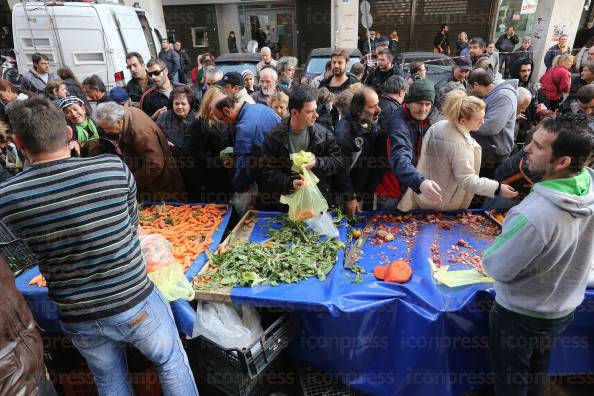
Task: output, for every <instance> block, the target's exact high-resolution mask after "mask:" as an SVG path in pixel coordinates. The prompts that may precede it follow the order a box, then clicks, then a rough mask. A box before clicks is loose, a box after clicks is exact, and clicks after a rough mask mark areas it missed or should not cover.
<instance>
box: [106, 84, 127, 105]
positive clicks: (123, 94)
mask: <svg viewBox="0 0 594 396" xmlns="http://www.w3.org/2000/svg"><path fill="white" fill-rule="evenodd" d="M108 99H109V100H110V101H112V102H116V103H119V104H122V103H123V102H127V101H128V100H129V99H130V96H128V92H127V91H126V90H125V89H124V88H122V87H114V88H112V89H111V91H109V96H108Z"/></svg>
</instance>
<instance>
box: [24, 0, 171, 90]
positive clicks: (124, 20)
mask: <svg viewBox="0 0 594 396" xmlns="http://www.w3.org/2000/svg"><path fill="white" fill-rule="evenodd" d="M12 29H13V37H14V46H15V48H14V52H15V54H16V60H17V64H18V68H19V71H20V72H21V73H22V74H24V73H26V72H27V70H29V69H31V68H32V64H33V62H32V60H31V57H32V55H33V54H34V53H36V52H39V53H41V54H44V55H47V57H48V58H49V60H50V65H51V66H52V71H54V72H55V71H56V70H57V69H58V68H59V67H60V66H62V65H65V66H68V67H70V68H71V69H72V71H73V72H74V74H75V75H76V77H77V78H78V79H79V80H80V81H82V80H83V79H84V78H86V77H88V76H90V75H92V74H96V75H98V76H99V77H101V79H102V80H103V82H104V83H105V85H106V87H107V89H108V90H109V89H110V88H112V87H113V86H115V85H116V83H119V84H120V85H121V84H122V82H123V81H122V80H124V81H127V80H128V79H130V78H131V75H130V72H129V71H128V69H126V53H128V52H133V51H135V52H139V53H140V54H141V55H142V57H143V58H144V60H145V62H147V61H148V60H149V59H150V58H151V57H155V56H157V54H158V52H159V50H160V45H161V32H159V30H158V29H156V28H155V24H154V22H153V21H152V19H151V17H150V15H148V14H147V13H146V12H145V11H144V10H142V9H140V8H136V7H128V6H123V5H118V4H113V3H109V4H108V3H103V4H101V3H99V2H97V1H94V2H80V3H79V2H60V1H52V2H50V1H45V2H40V1H35V2H30V1H27V2H21V3H19V4H16V5H15V6H14V8H13V10H12ZM157 46H158V47H157Z"/></svg>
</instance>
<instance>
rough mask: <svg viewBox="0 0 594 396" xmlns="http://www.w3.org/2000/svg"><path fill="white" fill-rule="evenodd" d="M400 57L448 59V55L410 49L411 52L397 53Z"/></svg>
mask: <svg viewBox="0 0 594 396" xmlns="http://www.w3.org/2000/svg"><path fill="white" fill-rule="evenodd" d="M398 56H399V57H400V58H404V59H406V58H415V59H419V58H425V59H448V58H449V56H447V55H444V54H440V53H437V52H429V51H411V52H403V53H401V54H398Z"/></svg>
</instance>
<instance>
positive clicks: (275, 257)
mask: <svg viewBox="0 0 594 396" xmlns="http://www.w3.org/2000/svg"><path fill="white" fill-rule="evenodd" d="M284 219H285V221H286V223H285V225H283V226H282V227H281V228H280V229H278V230H271V231H269V236H270V239H268V240H267V241H265V242H264V243H253V242H246V241H236V242H234V243H232V244H231V246H230V247H231V249H230V250H228V251H226V252H224V253H219V254H217V255H212V254H210V253H208V254H209V259H210V267H211V271H209V272H207V273H206V274H202V275H201V276H202V279H206V277H207V276H208V280H207V281H206V282H204V285H203V286H198V287H197V288H198V289H207V288H210V287H212V286H214V285H217V284H218V285H221V286H231V287H234V286H235V285H237V284H240V285H241V286H252V287H254V286H258V285H267V284H270V285H272V286H275V285H277V284H279V283H294V282H299V281H301V280H303V279H307V278H310V277H312V276H316V277H317V278H318V279H320V280H321V281H323V280H324V279H326V276H327V275H328V273H329V272H330V271H331V270H332V267H333V266H334V264H335V263H336V255H337V253H338V251H339V250H340V249H341V248H343V247H344V244H343V243H342V242H340V241H336V240H330V241H322V240H320V236H319V235H318V234H316V233H312V232H311V231H310V230H308V229H306V227H305V225H304V224H303V223H295V222H291V221H288V220H287V218H286V217H284ZM214 269H217V270H216V271H214Z"/></svg>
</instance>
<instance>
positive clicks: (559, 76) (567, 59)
mask: <svg viewBox="0 0 594 396" xmlns="http://www.w3.org/2000/svg"><path fill="white" fill-rule="evenodd" d="M573 59H574V57H573V55H569V54H564V55H558V56H556V57H555V58H554V59H553V63H552V65H551V68H550V69H549V70H547V72H546V73H545V74H543V76H542V77H541V78H540V91H541V93H542V95H543V96H544V98H545V105H546V106H547V108H548V109H549V110H552V111H555V110H557V108H558V107H559V104H560V103H561V102H562V100H563V97H564V96H566V95H568V94H569V91H570V89H571V72H570V71H569V70H570V69H571V66H573Z"/></svg>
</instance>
